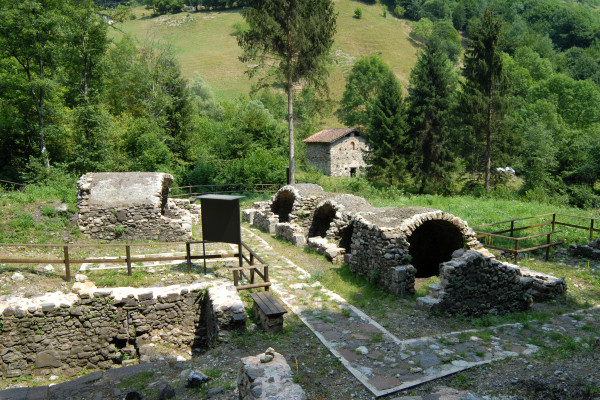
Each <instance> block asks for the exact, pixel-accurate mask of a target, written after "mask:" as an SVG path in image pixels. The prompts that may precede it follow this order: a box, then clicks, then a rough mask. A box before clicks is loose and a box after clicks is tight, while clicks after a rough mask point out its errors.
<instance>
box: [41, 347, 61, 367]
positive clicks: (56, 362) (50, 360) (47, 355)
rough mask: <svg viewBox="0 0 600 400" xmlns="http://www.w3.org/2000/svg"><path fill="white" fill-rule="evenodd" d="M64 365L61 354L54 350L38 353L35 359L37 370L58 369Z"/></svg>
mask: <svg viewBox="0 0 600 400" xmlns="http://www.w3.org/2000/svg"><path fill="white" fill-rule="evenodd" d="M61 365H62V363H61V362H60V356H59V354H58V353H57V352H56V351H54V350H46V351H41V352H39V353H37V355H36V358H35V367H36V368H51V367H52V368H58V367H60V366H61Z"/></svg>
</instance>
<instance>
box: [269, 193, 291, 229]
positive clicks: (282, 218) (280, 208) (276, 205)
mask: <svg viewBox="0 0 600 400" xmlns="http://www.w3.org/2000/svg"><path fill="white" fill-rule="evenodd" d="M294 201H296V194H295V193H294V192H292V191H291V190H282V191H280V192H279V193H278V194H277V197H276V198H275V200H273V204H271V211H272V212H273V213H274V214H277V216H278V217H279V222H290V213H291V212H292V208H293V207H294Z"/></svg>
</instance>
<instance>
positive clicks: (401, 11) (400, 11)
mask: <svg viewBox="0 0 600 400" xmlns="http://www.w3.org/2000/svg"><path fill="white" fill-rule="evenodd" d="M405 12H406V9H405V8H404V7H402V6H396V7H395V8H394V11H393V13H394V15H395V16H396V17H398V18H404V13H405Z"/></svg>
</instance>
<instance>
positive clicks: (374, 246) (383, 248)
mask: <svg viewBox="0 0 600 400" xmlns="http://www.w3.org/2000/svg"><path fill="white" fill-rule="evenodd" d="M352 223H353V225H354V232H353V233H352V244H351V245H350V246H351V249H352V250H351V254H350V257H348V258H347V261H348V263H349V266H350V271H351V272H352V273H354V274H358V275H362V276H364V277H366V278H367V279H370V280H372V281H374V282H375V283H376V284H377V285H378V286H379V287H381V288H382V289H383V290H385V291H387V292H389V293H392V294H394V295H397V296H404V295H413V294H414V293H415V288H414V286H415V284H414V282H415V274H416V269H415V268H414V267H413V266H412V265H410V261H409V260H410V258H409V254H408V242H406V239H405V238H404V237H403V236H402V235H401V234H400V232H399V230H398V229H391V228H390V229H385V228H380V227H378V226H376V225H374V224H371V223H370V222H369V221H367V220H365V219H363V218H361V217H355V218H354V220H353V222H352Z"/></svg>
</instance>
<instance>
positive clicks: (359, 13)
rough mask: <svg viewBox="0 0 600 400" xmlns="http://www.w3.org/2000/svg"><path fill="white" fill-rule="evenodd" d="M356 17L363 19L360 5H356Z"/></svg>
mask: <svg viewBox="0 0 600 400" xmlns="http://www.w3.org/2000/svg"><path fill="white" fill-rule="evenodd" d="M354 18H356V19H361V18H362V9H361V8H360V7H356V9H355V10H354Z"/></svg>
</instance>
